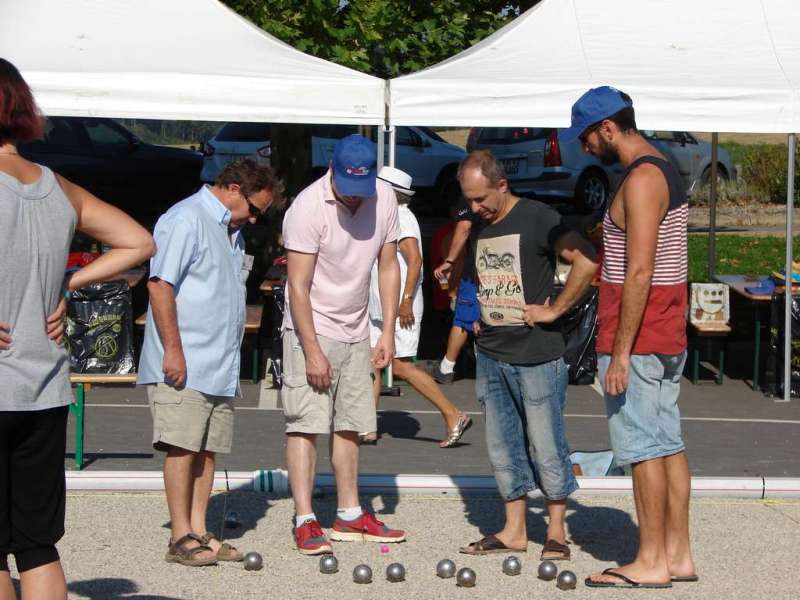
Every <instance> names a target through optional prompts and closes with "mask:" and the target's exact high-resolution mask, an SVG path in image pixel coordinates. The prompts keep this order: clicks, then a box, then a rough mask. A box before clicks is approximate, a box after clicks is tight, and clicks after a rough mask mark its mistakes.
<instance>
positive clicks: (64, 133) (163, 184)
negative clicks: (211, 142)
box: [19, 117, 202, 226]
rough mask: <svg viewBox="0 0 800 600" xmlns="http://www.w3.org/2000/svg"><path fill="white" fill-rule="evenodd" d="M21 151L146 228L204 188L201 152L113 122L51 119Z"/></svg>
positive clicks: (65, 118) (86, 119)
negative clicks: (154, 140)
mask: <svg viewBox="0 0 800 600" xmlns="http://www.w3.org/2000/svg"><path fill="white" fill-rule="evenodd" d="M19 151H20V154H21V155H23V156H24V157H25V158H27V159H28V160H31V161H34V162H37V163H40V164H42V165H45V166H47V167H49V168H50V169H52V170H53V171H55V172H57V173H59V174H60V175H63V176H64V177H66V178H67V179H69V180H71V181H73V182H74V183H77V184H78V185H80V186H82V187H84V188H86V189H87V190H89V191H90V192H92V193H93V194H95V195H96V196H98V197H99V198H101V199H103V200H105V201H107V202H109V203H111V204H113V205H115V206H117V207H119V208H121V209H122V210H124V211H125V212H127V213H128V214H130V215H131V216H133V217H134V218H135V219H137V220H139V221H140V222H141V223H142V224H144V225H146V226H152V225H153V224H155V221H156V219H157V218H158V216H159V215H161V214H162V213H163V212H164V211H165V210H166V209H167V208H168V207H169V206H170V205H171V204H173V203H174V202H176V201H178V200H181V199H182V198H184V197H185V196H187V195H189V194H191V193H192V192H194V191H195V190H196V189H197V188H198V187H199V185H200V179H199V175H200V167H201V166H202V155H201V154H200V153H199V152H193V151H191V150H183V149H181V148H170V147H167V146H157V145H154V144H147V143H145V142H143V141H141V140H140V139H139V138H137V137H136V136H135V135H134V134H133V133H131V132H130V131H128V130H127V129H125V128H124V127H123V126H122V125H120V124H119V123H117V122H116V121H114V120H113V119H106V118H90V117H48V118H47V120H46V123H45V130H44V137H43V138H42V139H41V140H36V141H33V142H29V143H26V144H20V145H19Z"/></svg>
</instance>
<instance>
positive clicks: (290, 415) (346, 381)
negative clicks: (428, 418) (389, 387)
mask: <svg viewBox="0 0 800 600" xmlns="http://www.w3.org/2000/svg"><path fill="white" fill-rule="evenodd" d="M317 340H319V344H320V346H322V351H323V352H324V353H325V356H327V357H328V362H330V364H331V368H332V369H333V381H332V382H331V387H330V388H328V389H327V390H325V391H324V392H318V391H316V390H314V389H313V388H312V387H311V386H310V385H309V384H308V381H307V380H306V358H305V355H304V354H303V349H302V348H301V347H300V340H299V339H298V338H297V335H295V332H294V331H293V330H291V329H287V330H286V331H284V333H283V387H282V388H281V401H282V402H283V412H284V415H285V416H286V433H323V434H324V433H330V432H331V431H358V432H364V431H375V430H376V429H377V423H376V418H375V400H374V399H373V397H372V378H371V372H372V365H371V363H370V348H369V340H363V341H361V342H355V343H346V342H337V341H336V340H332V339H330V338H326V337H323V336H321V335H318V336H317Z"/></svg>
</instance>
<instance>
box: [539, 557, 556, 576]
mask: <svg viewBox="0 0 800 600" xmlns="http://www.w3.org/2000/svg"><path fill="white" fill-rule="evenodd" d="M556 575H558V567H556V565H555V563H554V562H553V561H551V560H545V561H543V562H542V563H541V564H540V565H539V579H543V580H544V581H552V580H553V579H555V578H556Z"/></svg>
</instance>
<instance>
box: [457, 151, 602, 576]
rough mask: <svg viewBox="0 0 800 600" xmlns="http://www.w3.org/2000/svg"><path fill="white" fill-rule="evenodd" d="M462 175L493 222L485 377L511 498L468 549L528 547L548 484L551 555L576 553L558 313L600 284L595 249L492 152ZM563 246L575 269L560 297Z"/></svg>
mask: <svg viewBox="0 0 800 600" xmlns="http://www.w3.org/2000/svg"><path fill="white" fill-rule="evenodd" d="M458 179H459V183H460V184H461V191H462V193H463V195H464V197H465V198H466V199H467V201H469V203H470V208H471V209H472V211H473V212H475V213H476V214H478V215H479V216H480V217H481V218H482V219H483V220H484V221H485V222H486V227H485V228H484V229H483V231H482V232H481V233H480V235H479V236H478V239H477V244H476V249H475V269H476V279H477V281H478V299H479V303H480V313H481V320H480V329H479V332H478V336H477V346H478V352H477V375H476V381H475V387H476V393H477V396H478V400H479V401H480V402H481V404H482V405H483V408H484V412H485V415H486V446H487V448H488V450H489V460H490V461H491V463H492V468H493V469H494V476H495V480H496V481H497V487H498V490H499V492H500V495H501V496H502V497H503V499H504V500H505V501H506V505H505V513H506V523H505V526H504V527H503V529H502V530H501V531H499V532H498V533H496V534H494V535H489V536H486V537H485V538H483V539H482V540H480V541H478V542H475V543H472V544H470V545H469V546H467V547H466V548H462V550H461V551H462V552H465V553H467V554H487V553H489V552H506V551H510V550H516V551H524V550H526V549H527V544H528V535H527V529H526V526H525V515H526V506H525V496H526V494H527V493H528V492H530V491H532V490H534V489H536V488H539V489H540V490H541V492H542V494H543V495H544V496H545V498H546V499H547V512H548V516H549V522H548V527H547V542H546V544H545V546H544V548H543V550H542V560H545V559H550V560H557V559H561V560H565V559H569V555H570V551H569V547H568V546H567V545H566V532H565V529H564V516H565V512H566V498H567V496H569V495H570V494H571V493H572V492H573V491H575V489H577V487H578V484H577V482H576V480H575V477H574V476H573V474H572V464H571V463H570V460H569V447H568V445H567V440H566V435H565V432H564V418H563V410H564V405H565V403H566V391H567V379H568V374H567V367H566V365H565V363H564V361H563V359H562V354H563V353H564V339H563V337H562V334H561V331H560V330H559V328H558V327H557V326H555V325H553V322H554V321H555V320H556V319H558V318H559V317H560V316H561V315H562V314H564V312H565V311H566V310H567V309H568V308H569V307H570V306H571V305H572V304H573V303H574V302H575V301H576V300H577V299H579V298H580V297H581V296H582V295H583V294H584V292H585V291H586V290H587V288H588V287H589V285H590V284H591V281H592V278H593V277H594V274H595V271H596V270H597V264H596V263H595V262H594V260H595V258H594V250H593V249H592V247H591V245H590V244H589V243H588V242H587V241H586V240H584V239H583V238H582V237H580V236H579V235H578V234H577V233H575V232H573V231H570V230H569V229H568V228H567V227H566V226H565V225H564V224H563V223H562V221H561V216H560V215H559V214H558V213H557V212H556V211H555V210H553V209H552V208H550V207H548V206H546V205H544V204H542V203H541V202H537V201H535V200H530V199H527V198H518V197H516V196H514V195H513V194H512V193H511V192H510V191H509V189H508V181H507V179H506V176H505V173H504V172H503V167H502V165H501V164H500V163H499V162H498V161H497V160H495V158H494V157H493V156H492V155H491V154H490V153H489V152H487V151H476V152H472V153H471V154H470V155H469V156H467V158H466V159H464V161H463V162H462V163H461V165H460V166H459V170H458ZM557 256H560V257H561V258H562V259H564V260H565V261H566V262H568V263H570V264H571V265H572V269H571V270H570V274H569V277H568V278H567V282H566V284H565V286H564V289H563V291H562V292H561V294H559V296H558V298H557V299H556V300H555V301H554V302H553V303H552V304H551V303H550V301H549V298H550V296H551V294H552V292H553V274H554V271H555V264H556V257H557Z"/></svg>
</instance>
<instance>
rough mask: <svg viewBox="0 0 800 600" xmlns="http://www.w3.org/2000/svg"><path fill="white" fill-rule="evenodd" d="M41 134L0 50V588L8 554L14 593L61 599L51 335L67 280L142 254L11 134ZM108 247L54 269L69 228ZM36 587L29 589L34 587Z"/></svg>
mask: <svg viewBox="0 0 800 600" xmlns="http://www.w3.org/2000/svg"><path fill="white" fill-rule="evenodd" d="M41 134H42V117H41V115H40V114H39V112H38V109H37V108H36V105H35V103H34V101H33V97H32V95H31V91H30V89H29V88H28V86H27V84H26V83H25V81H24V80H23V79H22V77H21V76H20V74H19V71H17V69H16V68H15V67H14V66H13V65H12V64H11V63H9V62H8V61H6V60H4V59H2V58H0V382H2V385H0V597H2V598H14V597H15V595H14V588H13V586H12V582H11V577H10V573H9V565H8V555H9V554H13V555H14V559H15V562H16V566H17V570H18V571H19V573H20V580H21V586H22V590H23V594H26V595H27V594H31V597H33V596H36V597H44V596H42V595H41V594H42V593H46V595H47V597H48V598H66V596H67V592H66V582H65V578H64V572H63V570H62V568H61V563H60V561H59V557H58V552H57V550H56V547H55V544H56V542H57V541H58V540H59V539H60V538H61V536H62V535H63V533H64V497H65V483H64V452H65V443H66V422H67V412H68V405H69V404H70V403H71V402H72V392H71V389H70V384H69V361H68V357H67V352H66V350H65V348H64V346H63V344H62V343H61V341H62V339H61V338H62V337H63V332H64V326H63V318H64V315H65V313H66V304H67V298H68V296H69V293H70V291H71V290H76V289H78V288H81V287H83V286H86V285H88V284H90V283H94V282H97V281H103V280H106V279H109V278H112V277H114V276H115V275H118V274H120V273H122V272H123V271H126V270H128V269H129V268H131V267H133V266H135V265H138V264H140V263H142V262H144V261H145V260H147V259H148V258H150V256H152V254H153V253H154V250H155V246H154V244H153V239H152V238H151V237H150V235H149V234H148V233H147V231H146V230H145V229H143V228H142V227H141V226H140V225H138V224H137V223H136V222H135V221H133V220H132V219H131V218H130V217H128V216H127V215H125V213H123V212H121V211H119V210H117V209H116V208H114V207H112V206H110V205H108V204H105V203H104V202H102V201H100V200H98V199H97V198H95V197H94V196H92V195H91V194H90V193H88V192H87V191H86V190H84V189H82V188H80V187H78V186H76V185H74V184H72V183H70V182H69V181H67V180H66V179H64V178H62V177H60V176H58V175H56V174H54V173H53V172H52V171H50V170H49V169H48V168H46V167H43V166H41V165H37V164H34V163H32V162H29V161H27V160H25V159H24V158H22V157H21V156H20V155H19V153H18V152H17V147H16V144H17V142H26V141H30V140H33V139H36V138H38V137H40V136H41ZM76 229H77V230H79V231H82V232H84V233H86V234H88V235H90V236H91V237H93V238H96V239H97V240H99V241H101V242H103V243H105V244H107V245H109V246H110V247H111V248H112V249H111V250H110V251H109V252H108V253H106V254H104V255H103V256H101V257H100V258H98V259H97V260H96V261H94V262H93V263H91V264H90V265H88V266H86V267H84V268H83V269H81V270H80V271H78V272H76V273H75V274H74V275H72V276H71V277H67V278H65V275H64V271H65V267H66V262H67V253H68V251H69V246H70V243H71V241H72V235H73V233H74V232H75V230H76ZM37 594H39V595H37Z"/></svg>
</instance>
